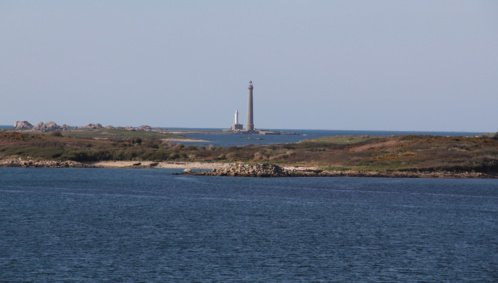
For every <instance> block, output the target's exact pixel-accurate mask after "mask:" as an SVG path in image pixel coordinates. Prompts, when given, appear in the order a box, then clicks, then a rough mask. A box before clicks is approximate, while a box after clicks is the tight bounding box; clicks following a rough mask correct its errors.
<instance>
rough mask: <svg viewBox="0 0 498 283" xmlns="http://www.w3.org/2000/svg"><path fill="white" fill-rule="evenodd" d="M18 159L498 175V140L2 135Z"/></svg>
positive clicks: (3, 153)
mask: <svg viewBox="0 0 498 283" xmlns="http://www.w3.org/2000/svg"><path fill="white" fill-rule="evenodd" d="M347 141H349V142H347ZM15 156H19V157H25V158H31V159H52V160H75V161H102V160H123V161H126V160H132V161H135V160H137V161H140V160H141V161H167V160H178V161H204V162H206V161H207V162H209V161H222V162H236V161H244V162H272V163H282V164H308V165H320V166H321V167H325V168H352V169H362V170H386V169H391V170H421V169H423V170H456V171H459V170H460V171H465V170H467V171H471V170H475V171H482V172H498V140H496V139H492V138H486V137H478V138H475V137H473V138H466V137H440V136H416V135H413V136H389V137H367V136H362V137H354V136H344V137H330V138H321V139H317V140H316V141H309V140H308V141H305V142H301V143H296V144H282V145H270V146H255V145H249V146H233V147H230V148H222V147H213V146H210V147H204V146H200V147H197V146H192V145H190V146H184V145H182V144H173V143H170V142H162V141H161V140H160V139H158V138H154V137H151V138H140V137H132V138H124V139H117V138H116V139H112V140H111V139H109V140H96V139H89V138H70V137H64V136H62V137H61V136H53V135H43V134H21V133H15V132H0V158H8V157H15Z"/></svg>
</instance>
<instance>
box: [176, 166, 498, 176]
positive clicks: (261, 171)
mask: <svg viewBox="0 0 498 283" xmlns="http://www.w3.org/2000/svg"><path fill="white" fill-rule="evenodd" d="M182 174H183V175H203V176H232V177H387V178H497V177H498V176H497V175H492V174H484V173H480V172H451V171H398V170H393V171H389V170H382V171H356V170H317V169H312V168H295V167H294V168H293V167H288V168H284V167H280V166H277V165H274V164H243V163H239V164H231V165H229V166H227V167H225V168H221V169H213V170H212V171H200V172H193V171H192V170H184V171H183V172H182Z"/></svg>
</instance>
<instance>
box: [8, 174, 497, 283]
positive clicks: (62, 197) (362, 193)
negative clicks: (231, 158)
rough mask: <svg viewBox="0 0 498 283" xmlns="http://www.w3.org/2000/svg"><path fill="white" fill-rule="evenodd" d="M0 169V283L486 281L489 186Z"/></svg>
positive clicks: (491, 228)
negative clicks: (81, 282) (21, 282)
mask: <svg viewBox="0 0 498 283" xmlns="http://www.w3.org/2000/svg"><path fill="white" fill-rule="evenodd" d="M174 172H179V171H178V170H165V169H162V170H161V169H144V170H139V169H50V168H0V281H1V282H9V281H33V282H56V281H83V282H85V281H86V282H101V281H115V282H172V281H173V282H175V281H187V282H205V281H222V282H226V281H243V282H245V281H259V282H266V281H280V282H282V281H283V282H295V281H299V282H303V281H304V282H310V281H326V282H330V281H338V282H378V281H382V282H464V281H472V282H496V281H497V280H498V254H497V250H498V223H497V219H498V182H497V181H496V180H487V179H480V180H474V179H460V180H451V179H388V178H230V177H205V176H204V177H203V176H177V175H172V173H174Z"/></svg>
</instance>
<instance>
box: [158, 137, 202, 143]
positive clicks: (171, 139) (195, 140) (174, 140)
mask: <svg viewBox="0 0 498 283" xmlns="http://www.w3.org/2000/svg"><path fill="white" fill-rule="evenodd" d="M161 140H162V141H163V142H168V141H170V142H210V141H206V140H199V139H173V138H169V139H161Z"/></svg>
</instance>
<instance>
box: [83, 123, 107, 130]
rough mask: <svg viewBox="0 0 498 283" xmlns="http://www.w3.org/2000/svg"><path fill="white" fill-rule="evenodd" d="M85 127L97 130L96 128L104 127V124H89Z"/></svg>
mask: <svg viewBox="0 0 498 283" xmlns="http://www.w3.org/2000/svg"><path fill="white" fill-rule="evenodd" d="M83 128H84V129H90V130H96V129H102V128H104V127H102V124H100V123H96V124H92V123H90V124H87V125H86V126H84V127H83Z"/></svg>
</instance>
